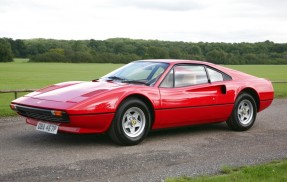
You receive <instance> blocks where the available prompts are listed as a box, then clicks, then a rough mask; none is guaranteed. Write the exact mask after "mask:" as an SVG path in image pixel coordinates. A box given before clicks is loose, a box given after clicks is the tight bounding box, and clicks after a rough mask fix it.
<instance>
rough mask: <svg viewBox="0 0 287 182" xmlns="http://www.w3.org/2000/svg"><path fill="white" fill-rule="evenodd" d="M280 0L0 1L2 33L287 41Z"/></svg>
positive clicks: (33, 35) (24, 35) (9, 34)
mask: <svg viewBox="0 0 287 182" xmlns="http://www.w3.org/2000/svg"><path fill="white" fill-rule="evenodd" d="M285 7H287V1H286V2H285V1H281V0H273V1H267V0H217V1H213V0H202V1H195V0H179V1H174V0H157V1H156V0H133V1H128V0H106V1H99V0H81V1H77V0H49V1H46V0H45V1H43V0H25V1H21V0H0V25H1V29H0V37H11V38H22V39H25V38H39V37H41V38H55V39H107V38H113V37H127V38H135V39H159V40H171V41H196V42H198V41H208V42H211V41H216V42H243V41H244V42H258V41H265V40H271V41H275V42H287V24H286V18H287V11H285Z"/></svg>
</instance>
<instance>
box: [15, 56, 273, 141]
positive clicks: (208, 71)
mask: <svg viewBox="0 0 287 182" xmlns="http://www.w3.org/2000/svg"><path fill="white" fill-rule="evenodd" d="M273 96H274V91H273V87H272V84H271V82H270V81H268V80H266V79H263V78H257V77H255V76H251V75H248V74H245V73H242V72H239V71H235V70H232V69H228V68H225V67H222V66H219V65H214V64H211V63H208V62H201V61H190V60H141V61H134V62H131V63H129V64H127V65H125V66H123V67H121V68H119V69H117V70H115V71H113V72H111V73H109V74H107V75H105V76H103V77H102V78H100V79H96V80H93V81H89V82H84V81H72V82H64V83H58V84H55V85H51V86H48V87H46V88H43V89H40V90H37V91H35V92H32V93H30V94H28V95H25V96H23V97H21V98H18V99H16V100H14V101H12V102H11V105H10V107H11V109H13V110H15V111H16V112H17V113H18V114H20V115H22V116H24V117H26V118H27V119H26V122H27V123H28V124H31V125H35V126H36V129H37V130H40V131H44V132H48V133H54V134H56V133H57V132H59V131H61V132H70V133H106V132H107V133H108V134H109V136H110V137H111V139H112V140H113V141H114V142H116V143H118V144H121V145H135V144H138V143H139V142H141V141H142V140H143V139H144V138H145V137H146V136H147V134H148V132H149V131H150V130H155V129H160V128H170V127H180V126H187V125H194V124H204V123H216V122H224V121H226V123H227V125H228V126H229V127H230V128H231V129H232V130H238V131H243V130H247V129H249V128H250V127H251V126H252V125H253V124H254V121H255V119H256V114H257V112H259V111H262V110H263V109H265V108H267V107H268V106H269V105H270V104H271V103H272V100H273Z"/></svg>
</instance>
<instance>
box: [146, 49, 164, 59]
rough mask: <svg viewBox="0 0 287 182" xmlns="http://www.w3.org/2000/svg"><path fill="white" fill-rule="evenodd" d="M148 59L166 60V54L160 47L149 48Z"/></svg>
mask: <svg viewBox="0 0 287 182" xmlns="http://www.w3.org/2000/svg"><path fill="white" fill-rule="evenodd" d="M147 52H148V58H153V59H165V58H168V52H167V51H166V50H165V49H163V48H161V47H155V46H152V47H149V48H148V50H147Z"/></svg>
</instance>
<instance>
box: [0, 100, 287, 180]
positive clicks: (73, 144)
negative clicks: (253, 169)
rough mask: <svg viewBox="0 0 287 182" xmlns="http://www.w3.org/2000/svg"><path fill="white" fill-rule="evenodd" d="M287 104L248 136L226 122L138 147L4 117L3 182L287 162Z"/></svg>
mask: <svg viewBox="0 0 287 182" xmlns="http://www.w3.org/2000/svg"><path fill="white" fill-rule="evenodd" d="M286 111H287V100H286V99H280V100H274V102H273V104H272V106H271V107H269V108H268V109H267V110H265V111H263V112H261V113H259V114H258V116H257V120H256V122H255V125H254V126H253V127H252V128H251V129H250V130H249V131H246V132H233V131H230V130H229V129H228V128H227V126H226V124H225V123H222V124H213V125H204V126H193V127H187V128H180V129H172V130H164V131H157V132H153V133H151V134H150V135H149V136H148V137H147V139H146V140H145V141H144V142H143V143H141V144H139V145H137V146H132V147H120V146H116V145H114V144H113V143H112V142H111V141H110V140H109V138H108V137H107V136H106V135H73V134H60V135H52V134H46V133H42V132H39V131H35V127H33V126H30V125H27V124H25V123H24V119H23V118H20V117H9V118H0V147H1V149H0V181H1V182H3V181H162V180H164V179H166V178H167V177H176V176H182V175H187V176H195V175H202V174H211V173H217V172H219V171H220V169H221V168H222V166H226V165H227V166H242V165H250V164H258V163H263V162H269V161H272V160H275V159H282V158H286V157H287V112H286Z"/></svg>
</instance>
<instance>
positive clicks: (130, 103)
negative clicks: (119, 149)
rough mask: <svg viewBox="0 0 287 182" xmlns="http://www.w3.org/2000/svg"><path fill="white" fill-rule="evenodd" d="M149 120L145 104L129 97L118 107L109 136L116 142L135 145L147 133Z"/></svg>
mask: <svg viewBox="0 0 287 182" xmlns="http://www.w3.org/2000/svg"><path fill="white" fill-rule="evenodd" d="M150 120H151V117H150V113H149V109H148V107H147V106H146V104H145V103H144V102H143V101H141V100H139V99H137V98H129V99H127V100H125V101H123V103H122V104H121V105H120V107H119V108H118V110H117V112H116V115H115V118H114V120H113V122H112V125H111V127H110V129H109V136H110V138H111V139H112V140H113V141H114V142H115V143H117V144H120V145H136V144H138V143H140V142H141V141H142V140H143V139H144V138H145V137H146V135H147V134H148V132H149V129H150V123H151V122H150Z"/></svg>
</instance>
